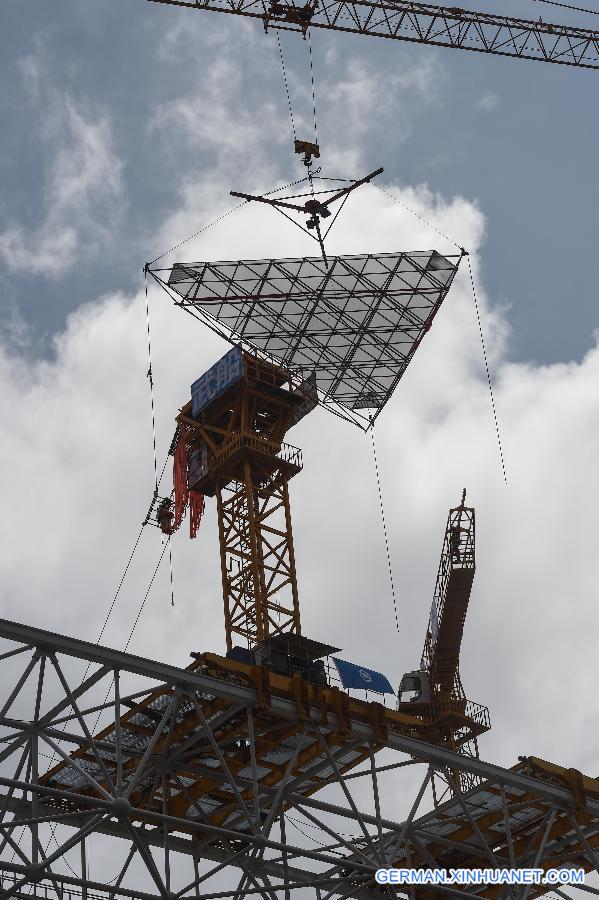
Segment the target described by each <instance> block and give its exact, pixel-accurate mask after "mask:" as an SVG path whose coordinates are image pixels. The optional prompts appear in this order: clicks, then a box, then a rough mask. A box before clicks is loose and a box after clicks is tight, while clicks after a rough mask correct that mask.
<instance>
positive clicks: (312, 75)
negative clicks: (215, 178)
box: [308, 29, 318, 146]
mask: <svg viewBox="0 0 599 900" xmlns="http://www.w3.org/2000/svg"><path fill="white" fill-rule="evenodd" d="M308 52H309V54H310V80H311V81H312V112H313V115H314V143H315V144H316V145H317V146H318V128H317V127H316V94H315V92H314V63H313V62H312V33H311V31H310V29H308Z"/></svg>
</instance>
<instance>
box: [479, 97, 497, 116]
mask: <svg viewBox="0 0 599 900" xmlns="http://www.w3.org/2000/svg"><path fill="white" fill-rule="evenodd" d="M498 103H499V97H498V96H497V94H493V93H489V94H483V95H482V97H480V98H479V99H478V100H477V102H476V108H477V109H478V110H480V112H492V111H493V110H494V109H495V107H496V106H497V104H498Z"/></svg>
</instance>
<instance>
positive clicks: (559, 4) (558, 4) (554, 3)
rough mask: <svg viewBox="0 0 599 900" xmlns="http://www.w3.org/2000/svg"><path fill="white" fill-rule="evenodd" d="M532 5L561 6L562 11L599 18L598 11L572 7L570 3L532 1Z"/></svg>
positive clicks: (548, 0)
mask: <svg viewBox="0 0 599 900" xmlns="http://www.w3.org/2000/svg"><path fill="white" fill-rule="evenodd" d="M533 2H534V3H547V5H548V6H561V7H562V8H563V9H571V10H574V12H581V13H589V15H591V16H599V10H597V9H588V8H586V7H584V6H572V5H571V4H570V3H558V0H533Z"/></svg>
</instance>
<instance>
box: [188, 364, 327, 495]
mask: <svg viewBox="0 0 599 900" xmlns="http://www.w3.org/2000/svg"><path fill="white" fill-rule="evenodd" d="M316 404H317V400H316V388H315V386H314V382H313V380H311V379H305V380H304V381H302V382H299V380H297V379H295V380H294V379H293V377H292V375H291V373H290V372H289V371H288V370H286V369H283V368H282V367H281V366H278V365H275V364H273V363H269V362H267V361H265V360H263V359H259V358H258V357H256V356H254V355H252V354H250V353H247V352H244V351H243V350H242V349H241V347H233V348H232V349H231V350H229V352H228V353H226V354H225V355H224V356H223V357H222V358H221V359H220V360H219V361H218V362H217V363H215V365H213V366H212V367H211V368H210V369H208V371H207V372H205V373H204V374H203V375H202V376H201V377H200V378H198V379H197V380H196V381H194V383H193V384H192V385H191V400H190V401H188V402H187V403H186V404H185V406H184V407H183V408H182V409H181V412H180V414H179V416H177V422H178V432H177V438H179V437H180V435H181V434H183V435H184V440H185V443H186V445H187V447H188V454H187V455H188V457H189V468H188V484H189V489H190V490H193V491H197V492H199V493H202V494H207V495H208V496H214V494H215V492H216V490H217V489H218V487H219V485H220V486H225V485H227V484H229V483H231V482H235V481H243V479H244V473H243V468H244V465H245V464H246V463H247V461H248V459H249V460H255V461H257V464H258V465H257V470H258V469H259V470H260V473H261V477H265V476H266V475H267V474H272V472H273V471H274V470H275V469H276V470H278V471H284V472H285V474H286V477H287V478H289V477H292V476H293V475H295V474H296V473H297V472H299V471H300V469H301V467H302V465H301V454H300V451H299V450H298V449H297V448H296V447H291V446H290V445H286V444H283V438H284V437H285V434H286V432H287V431H288V429H289V428H291V427H292V426H293V425H295V424H296V423H297V422H298V421H299V420H300V419H301V418H303V416H304V415H306V414H307V413H308V412H310V411H311V410H312V409H314V407H315V406H316ZM252 468H254V469H255V468H256V467H255V466H253V465H252ZM257 470H256V471H257Z"/></svg>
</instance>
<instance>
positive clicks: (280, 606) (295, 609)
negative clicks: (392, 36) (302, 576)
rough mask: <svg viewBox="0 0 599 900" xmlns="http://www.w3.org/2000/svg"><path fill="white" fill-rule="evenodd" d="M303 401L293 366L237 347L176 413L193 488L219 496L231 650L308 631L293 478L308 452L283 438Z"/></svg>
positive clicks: (200, 382)
mask: <svg viewBox="0 0 599 900" xmlns="http://www.w3.org/2000/svg"><path fill="white" fill-rule="evenodd" d="M305 404H306V395H305V392H304V390H302V389H299V387H298V385H297V384H296V383H294V382H293V381H292V378H291V374H290V373H289V372H288V371H286V370H285V369H283V368H282V367H280V366H278V365H275V364H273V363H269V362H266V361H264V360H261V359H258V357H256V356H254V355H252V354H250V353H246V352H243V351H242V350H241V348H240V347H234V348H233V349H232V350H230V351H229V352H228V353H227V354H226V355H225V356H224V357H223V359H222V360H220V361H219V363H218V364H217V366H215V367H213V368H212V369H211V370H209V371H208V372H207V373H205V375H203V376H202V377H201V378H199V379H198V380H197V381H196V382H195V383H194V385H193V386H192V400H191V401H189V402H188V403H187V404H186V405H185V406H184V407H183V409H182V410H181V413H180V414H179V416H178V417H177V423H178V440H179V442H181V443H182V444H183V445H184V448H185V452H184V458H186V459H187V460H188V472H187V473H186V481H187V484H188V487H189V490H190V491H191V492H195V493H200V494H202V495H205V496H210V497H216V503H217V511H218V531H219V539H220V559H221V577H222V585H223V599H224V613H225V632H226V640H227V650H229V651H230V650H232V649H233V646H234V645H235V643H237V644H239V643H241V645H242V646H243V647H246V648H253V647H255V646H256V645H259V644H263V643H264V642H268V641H269V640H270V639H271V638H273V637H275V636H276V635H282V634H286V635H288V634H293V635H297V636H299V635H300V634H301V627H300V613H299V601H298V592H297V576H296V570H295V556H294V550H293V533H292V528H291V511H290V508H289V490H288V482H289V479H290V478H292V477H293V476H294V475H296V474H297V473H298V472H300V471H301V469H302V456H301V451H300V450H299V449H298V448H297V447H292V446H291V445H289V444H285V443H284V442H283V438H284V436H285V434H286V432H287V429H288V428H290V427H291V426H292V425H293V424H295V422H297V421H298V420H299V417H300V415H301V414H302V413H303V412H304V411H305V408H306V406H305Z"/></svg>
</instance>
